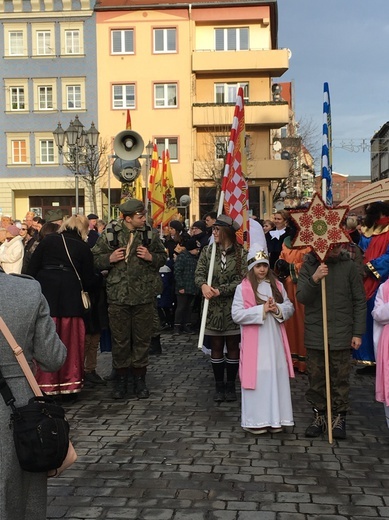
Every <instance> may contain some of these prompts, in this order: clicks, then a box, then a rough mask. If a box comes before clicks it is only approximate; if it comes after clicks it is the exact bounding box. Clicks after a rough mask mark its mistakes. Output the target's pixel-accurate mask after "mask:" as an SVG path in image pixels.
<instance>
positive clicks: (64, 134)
mask: <svg viewBox="0 0 389 520" xmlns="http://www.w3.org/2000/svg"><path fill="white" fill-rule="evenodd" d="M99 135H100V133H99V131H98V130H97V128H96V127H95V125H94V123H92V124H91V127H90V128H89V130H88V131H87V132H86V131H85V130H84V125H83V124H82V123H81V121H80V120H79V118H78V116H76V117H75V118H74V121H70V124H69V127H68V128H67V129H66V130H64V129H63V128H62V126H61V123H58V126H57V128H56V129H55V130H54V132H53V136H54V142H55V144H56V145H57V147H58V151H59V153H60V155H63V156H64V157H65V158H66V160H68V161H70V162H71V163H72V164H73V165H74V180H75V190H76V214H77V213H78V212H79V207H80V204H79V176H80V164H83V161H85V158H86V157H87V156H88V155H92V154H95V152H96V147H97V144H98V142H99ZM65 143H66V144H67V145H68V148H69V151H67V152H65V151H64V146H65Z"/></svg>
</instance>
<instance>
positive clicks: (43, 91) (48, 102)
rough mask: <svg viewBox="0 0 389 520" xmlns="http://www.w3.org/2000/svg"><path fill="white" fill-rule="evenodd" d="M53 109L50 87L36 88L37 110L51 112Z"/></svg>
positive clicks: (51, 88)
mask: <svg viewBox="0 0 389 520" xmlns="http://www.w3.org/2000/svg"><path fill="white" fill-rule="evenodd" d="M53 108H54V105H53V87H52V85H40V86H38V110H53Z"/></svg>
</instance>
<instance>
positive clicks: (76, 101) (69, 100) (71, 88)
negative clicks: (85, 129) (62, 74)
mask: <svg viewBox="0 0 389 520" xmlns="http://www.w3.org/2000/svg"><path fill="white" fill-rule="evenodd" d="M66 106H67V108H68V109H69V110H74V109H76V108H81V85H67V87H66Z"/></svg>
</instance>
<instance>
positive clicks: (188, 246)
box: [184, 238, 199, 251]
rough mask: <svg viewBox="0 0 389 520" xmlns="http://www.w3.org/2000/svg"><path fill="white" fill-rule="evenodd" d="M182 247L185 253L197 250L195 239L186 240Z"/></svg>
mask: <svg viewBox="0 0 389 520" xmlns="http://www.w3.org/2000/svg"><path fill="white" fill-rule="evenodd" d="M184 246H185V249H186V250H187V251H193V249H199V245H198V243H197V240H196V239H195V238H190V239H189V240H187V241H186V242H185V244H184Z"/></svg>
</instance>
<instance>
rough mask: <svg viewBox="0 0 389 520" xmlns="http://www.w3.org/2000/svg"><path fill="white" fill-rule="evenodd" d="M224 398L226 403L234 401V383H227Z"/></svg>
mask: <svg viewBox="0 0 389 520" xmlns="http://www.w3.org/2000/svg"><path fill="white" fill-rule="evenodd" d="M225 398H226V401H227V402H232V401H236V391H235V381H227V383H226V394H225Z"/></svg>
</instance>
